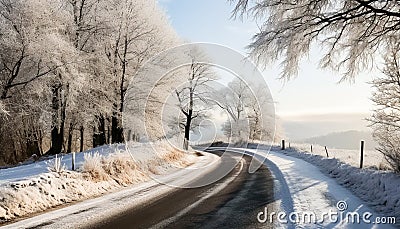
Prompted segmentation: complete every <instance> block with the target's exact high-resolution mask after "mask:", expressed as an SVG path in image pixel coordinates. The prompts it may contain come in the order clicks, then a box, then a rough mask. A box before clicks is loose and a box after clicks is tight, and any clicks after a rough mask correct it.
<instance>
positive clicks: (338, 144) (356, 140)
mask: <svg viewBox="0 0 400 229" xmlns="http://www.w3.org/2000/svg"><path fill="white" fill-rule="evenodd" d="M361 140H364V141H365V149H366V150H374V149H375V147H376V146H377V143H376V142H375V141H374V139H373V138H372V133H370V132H364V131H356V130H350V131H345V132H335V133H330V134H327V135H324V136H317V137H313V138H308V139H305V140H302V141H301V142H302V143H310V144H318V145H322V146H327V147H330V148H337V149H359V148H360V141H361Z"/></svg>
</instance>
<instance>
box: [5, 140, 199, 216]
mask: <svg viewBox="0 0 400 229" xmlns="http://www.w3.org/2000/svg"><path fill="white" fill-rule="evenodd" d="M68 157H70V156H66V159H64V158H63V159H62V163H65V162H66V161H67V162H68V161H70V158H68ZM195 161H196V156H194V155H191V154H186V153H184V152H182V151H179V150H177V149H175V148H173V147H171V146H170V145H169V144H168V143H167V142H158V143H154V144H139V143H135V144H134V143H130V144H128V145H126V146H122V145H114V146H109V147H108V148H102V151H101V152H94V151H91V152H86V153H81V154H78V155H77V164H78V169H77V171H76V172H75V171H70V170H64V171H62V172H59V173H57V172H44V171H43V170H42V169H43V165H42V164H41V165H39V167H40V168H37V166H35V164H33V165H26V166H23V167H20V168H18V167H17V168H11V169H10V170H11V171H12V172H10V171H7V170H8V169H5V170H0V178H1V180H3V174H4V177H5V178H6V179H4V180H6V181H2V183H0V222H5V221H10V220H12V219H14V218H17V217H21V216H24V215H28V214H32V213H36V212H40V211H44V210H46V209H49V208H52V207H55V206H59V205H62V204H65V203H70V202H73V201H78V200H84V199H88V198H92V197H96V196H100V195H103V194H105V193H109V192H111V191H115V190H117V189H120V188H121V187H126V186H128V185H132V184H137V183H141V182H144V181H147V180H149V179H150V177H151V176H152V175H154V174H157V175H159V174H167V173H169V172H172V171H176V170H178V169H179V168H183V167H186V166H188V165H190V164H193V163H194V162H195ZM43 163H45V164H49V162H47V163H46V162H43ZM30 168H32V171H30ZM39 171H40V172H39ZM18 172H21V173H23V174H24V175H25V176H27V177H28V178H27V179H23V177H21V175H20V174H19V173H18ZM13 174H15V176H12V175H13Z"/></svg>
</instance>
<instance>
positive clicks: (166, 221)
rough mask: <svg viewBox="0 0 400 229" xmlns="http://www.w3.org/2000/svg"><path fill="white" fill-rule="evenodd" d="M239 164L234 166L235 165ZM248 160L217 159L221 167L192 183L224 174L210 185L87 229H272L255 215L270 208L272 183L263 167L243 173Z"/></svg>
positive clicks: (230, 156)
mask: <svg viewBox="0 0 400 229" xmlns="http://www.w3.org/2000/svg"><path fill="white" fill-rule="evenodd" d="M238 161H239V162H240V163H237V162H238ZM250 161H251V158H250V157H249V156H245V157H244V158H243V159H241V155H238V154H236V153H227V154H225V156H224V157H221V164H220V166H218V167H217V168H215V169H214V170H213V171H211V172H210V173H208V174H207V176H204V177H202V178H201V179H199V180H196V181H194V183H203V180H204V179H207V180H208V178H209V176H215V175H217V176H218V174H221V173H225V171H227V170H231V168H234V169H233V170H232V171H231V172H230V173H229V174H228V175H227V176H226V177H224V178H223V179H221V180H219V181H217V182H215V183H212V184H210V185H207V186H204V187H199V188H194V189H180V190H176V191H175V192H172V193H170V194H169V195H166V196H165V197H163V198H161V199H157V200H155V201H152V202H150V203H149V204H148V205H147V206H144V207H142V208H133V209H131V210H129V211H126V212H124V213H121V214H119V215H117V216H115V217H112V218H110V219H107V220H104V221H101V222H97V223H96V224H95V225H90V227H89V228H272V225H271V224H264V223H259V222H258V221H257V214H258V212H260V211H262V210H263V209H264V207H270V208H271V209H272V208H273V205H274V197H273V183H274V182H273V179H272V176H271V174H270V172H269V171H268V169H267V168H266V167H262V168H261V169H260V170H258V171H257V172H256V173H254V174H249V173H247V169H248V166H249V163H250Z"/></svg>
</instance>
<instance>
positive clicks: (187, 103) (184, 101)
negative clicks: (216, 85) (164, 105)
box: [175, 50, 215, 150]
mask: <svg viewBox="0 0 400 229" xmlns="http://www.w3.org/2000/svg"><path fill="white" fill-rule="evenodd" d="M196 55H201V54H200V53H198V50H193V53H188V56H189V58H190V60H191V63H190V66H188V67H185V69H184V70H183V74H185V75H184V77H186V82H183V84H182V86H181V87H178V88H176V89H175V95H176V98H177V100H178V103H177V106H178V107H179V110H180V112H181V113H182V115H183V119H179V125H180V126H181V127H182V128H183V130H184V149H185V150H187V149H188V147H189V140H190V132H191V131H192V129H193V124H195V123H194V121H195V120H196V119H200V118H204V115H205V114H204V111H205V110H206V109H204V107H205V106H206V105H207V103H208V101H207V99H206V98H207V96H206V93H207V91H208V90H207V89H209V83H210V82H212V81H213V80H215V74H214V73H213V72H212V71H211V69H210V66H209V65H208V64H206V63H201V62H198V60H197V56H196Z"/></svg>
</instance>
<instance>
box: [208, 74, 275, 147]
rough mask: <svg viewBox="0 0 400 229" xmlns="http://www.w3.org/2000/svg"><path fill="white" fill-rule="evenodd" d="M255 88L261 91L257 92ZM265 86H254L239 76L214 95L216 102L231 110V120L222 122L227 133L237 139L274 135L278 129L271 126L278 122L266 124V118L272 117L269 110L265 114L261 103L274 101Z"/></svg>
mask: <svg viewBox="0 0 400 229" xmlns="http://www.w3.org/2000/svg"><path fill="white" fill-rule="evenodd" d="M251 88H254V89H257V90H259V92H258V93H257V94H256V93H255V92H254V91H252V89H251ZM264 90H265V88H259V87H257V86H253V87H251V86H250V85H248V84H247V83H246V82H244V81H243V80H241V79H239V78H235V79H234V80H233V81H231V82H230V83H228V87H226V88H223V89H222V90H220V91H217V93H216V95H214V98H215V100H214V101H215V103H216V105H218V106H219V107H220V108H222V109H223V110H224V111H226V112H227V113H228V114H229V120H228V121H227V122H226V123H224V125H223V126H222V131H223V132H224V134H225V135H226V136H231V137H234V138H236V140H237V141H243V140H244V141H247V140H252V141H254V140H266V139H269V140H270V139H273V133H274V129H273V127H271V126H273V125H274V123H273V122H271V125H268V124H266V123H264V124H263V121H264V122H266V121H267V120H268V119H267V118H268V117H265V116H267V115H268V113H264V114H263V112H262V109H261V107H260V106H262V105H263V104H268V103H273V101H271V98H269V97H268V96H267V95H266V94H265V92H264ZM256 95H264V96H256ZM273 118H274V117H271V119H273ZM265 127H271V128H265Z"/></svg>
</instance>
